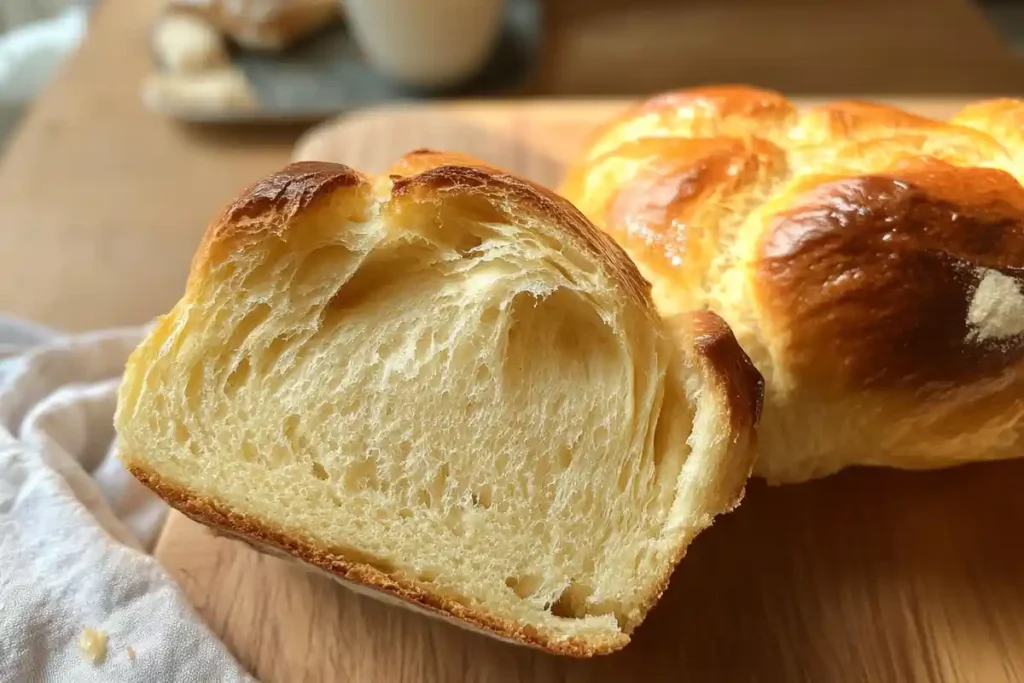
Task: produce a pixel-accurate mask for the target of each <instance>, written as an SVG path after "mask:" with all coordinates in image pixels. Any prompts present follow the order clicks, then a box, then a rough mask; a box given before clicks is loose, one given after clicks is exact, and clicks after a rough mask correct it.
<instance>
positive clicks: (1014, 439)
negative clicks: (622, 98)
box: [561, 86, 1024, 483]
mask: <svg viewBox="0 0 1024 683" xmlns="http://www.w3.org/2000/svg"><path fill="white" fill-rule="evenodd" d="M1022 181H1024V99H990V100H984V101H978V102H975V103H973V104H970V105H968V106H966V107H964V108H963V109H961V110H960V112H959V113H957V114H956V115H954V116H953V117H951V118H950V119H949V120H948V121H940V120H935V119H931V118H927V117H924V116H919V115H917V114H914V113H911V112H907V111H903V110H901V109H899V108H897V107H894V106H890V105H886V104H882V103H875V102H864V101H836V102H827V103H820V104H817V105H815V106H810V107H805V108H798V107H797V105H796V104H795V103H793V102H791V101H789V100H788V99H786V98H785V97H783V96H782V95H781V94H780V93H776V92H772V91H770V90H764V89H760V88H754V87H748V86H710V87H701V88H694V89H692V90H682V91H678V92H668V93H663V94H661V95H657V96H655V97H652V98H650V99H648V100H646V101H644V102H640V103H638V104H637V105H636V106H634V107H630V108H628V110H627V111H625V112H624V113H623V114H622V115H621V116H619V117H618V118H615V119H614V120H612V121H609V122H608V124H607V126H605V127H604V128H603V129H602V130H601V131H599V132H598V133H597V134H596V135H595V137H594V139H593V141H592V143H591V144H590V145H589V146H588V147H586V149H584V150H583V151H582V152H581V154H580V156H579V158H578V160H577V161H576V162H575V163H574V164H573V165H572V167H571V168H570V169H569V171H568V172H567V174H566V177H565V182H564V183H563V186H562V188H561V192H562V194H563V195H564V196H565V197H566V198H567V199H569V200H570V201H571V202H573V203H574V204H575V205H576V206H577V207H579V208H580V209H581V210H582V211H583V212H584V213H585V214H586V215H587V217H588V218H590V219H591V220H592V221H594V223H595V224H596V225H597V226H599V227H601V228H602V229H604V230H605V231H607V233H608V234H609V235H611V236H612V237H614V238H615V239H616V240H617V241H618V242H619V243H620V244H621V245H622V246H623V248H625V249H626V251H627V252H628V253H629V255H630V256H631V257H632V258H633V259H634V261H635V262H636V264H637V266H638V267H639V268H640V270H641V272H642V273H643V274H644V275H645V276H646V277H647V278H648V279H649V280H650V281H651V282H652V283H653V295H652V296H653V299H654V301H655V303H656V305H657V306H658V309H659V310H660V311H661V312H662V314H670V313H672V312H674V311H679V310H692V309H695V308H705V307H706V308H708V309H710V310H712V311H714V312H715V313H718V314H719V315H721V316H722V317H723V318H724V319H725V321H726V322H727V323H728V324H729V326H730V328H731V329H732V330H733V331H734V332H735V334H736V337H737V338H738V340H739V342H740V345H741V346H742V347H743V349H744V350H745V351H746V352H747V353H748V354H749V355H750V357H751V358H752V359H753V361H754V363H755V365H756V366H757V368H758V370H760V371H761V372H762V373H763V374H764V376H765V409H764V416H763V418H762V421H761V425H760V428H759V439H758V457H757V463H756V464H755V466H754V473H755V475H760V476H763V477H765V478H766V479H768V480H769V481H771V482H775V483H782V482H799V481H805V480H807V479H814V478H816V477H822V476H825V475H828V474H832V473H834V472H836V471H838V470H841V469H843V468H845V467H849V466H851V465H882V466H890V467H900V468H906V469H924V468H932V467H947V466H951V465H957V464H962V463H968V462H976V461H981V460H994V459H998V458H1012V457H1019V456H1021V455H1024V186H1022V185H1021V182H1022Z"/></svg>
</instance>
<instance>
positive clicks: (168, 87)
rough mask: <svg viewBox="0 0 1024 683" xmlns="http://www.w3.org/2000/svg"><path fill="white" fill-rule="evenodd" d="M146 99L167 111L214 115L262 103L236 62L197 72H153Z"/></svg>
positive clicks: (153, 106) (145, 89) (144, 91)
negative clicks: (258, 100)
mask: <svg viewBox="0 0 1024 683" xmlns="http://www.w3.org/2000/svg"><path fill="white" fill-rule="evenodd" d="M142 100H143V103H145V105H146V106H147V107H149V108H150V109H153V110H155V111H159V112H163V113H168V114H173V113H175V112H180V111H187V112H201V113H204V114H206V115H208V116H213V117H219V116H226V115H228V114H231V113H233V112H240V111H250V110H252V109H255V108H256V107H257V106H258V102H257V99H256V96H255V94H254V93H253V90H252V87H251V86H250V84H249V81H248V79H247V78H246V77H245V74H243V73H242V72H241V70H239V69H238V68H236V67H234V66H224V67H220V68H217V69H208V70H206V71H197V72H194V73H180V72H179V73H176V72H173V71H162V72H157V73H152V74H150V75H149V76H148V77H147V78H146V80H145V82H144V83H143V87H142Z"/></svg>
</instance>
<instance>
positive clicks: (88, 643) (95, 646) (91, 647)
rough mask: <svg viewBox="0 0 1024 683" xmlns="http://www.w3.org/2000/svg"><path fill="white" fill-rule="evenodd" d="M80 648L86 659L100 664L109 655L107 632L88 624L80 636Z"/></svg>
mask: <svg viewBox="0 0 1024 683" xmlns="http://www.w3.org/2000/svg"><path fill="white" fill-rule="evenodd" d="M78 650H79V651H80V652H81V653H82V657H83V658H84V659H87V660H89V661H90V662H92V663H93V664H99V663H100V662H102V661H103V660H104V659H105V658H106V656H107V634H106V633H104V632H103V631H100V630H99V629H95V628H90V627H88V626H86V627H85V628H83V629H82V634H81V635H80V636H78Z"/></svg>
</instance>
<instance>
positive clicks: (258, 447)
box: [116, 153, 762, 655]
mask: <svg viewBox="0 0 1024 683" xmlns="http://www.w3.org/2000/svg"><path fill="white" fill-rule="evenodd" d="M761 391H762V389H761V377H760V375H759V374H758V373H757V371H756V370H755V369H754V368H753V366H752V365H751V363H750V361H749V359H748V358H747V357H746V356H745V355H744V354H743V352H742V351H741V350H740V348H739V345H738V344H737V343H736V340H735V338H734V337H733V336H732V333H731V332H730V331H729V329H728V328H727V327H726V326H725V325H724V323H722V321H721V319H720V318H719V317H718V316H716V315H714V314H711V313H707V312H701V313H697V314H693V315H689V314H687V315H681V316H676V317H674V318H673V319H672V320H670V321H667V322H666V321H662V320H661V319H660V318H659V316H658V315H657V314H656V313H655V311H654V308H653V306H652V304H651V301H650V298H649V294H648V290H647V284H646V283H645V282H644V281H643V279H642V278H641V277H640V275H639V273H638V272H637V271H636V269H635V267H634V266H633V264H632V263H631V262H630V261H629V259H628V258H626V256H625V254H624V253H623V252H622V250H621V249H620V248H619V247H617V246H616V245H615V243H614V242H613V241H612V240H611V239H609V238H608V237H607V236H605V235H603V234H602V233H600V232H599V231H597V230H596V229H594V227H593V226H591V225H590V223H588V222H587V221H586V220H585V219H584V218H583V216H582V215H580V213H579V212H578V211H576V210H575V209H574V208H573V207H572V206H570V205H569V204H568V203H567V202H565V201H564V200H563V199H561V198H559V197H557V196H555V195H554V194H552V193H550V192H548V191H546V190H544V189H542V188H540V187H537V186H535V185H532V184H531V183H528V182H526V181H524V180H521V179H519V178H516V177H515V176H512V175H509V174H507V173H503V172H501V171H498V170H495V169H492V168H487V167H484V166H483V165H481V164H479V163H478V162H475V161H473V160H470V159H466V158H464V157H459V156H455V155H442V154H433V153H418V154H413V155H410V156H408V157H407V158H405V159H403V160H402V161H401V162H399V163H398V164H397V165H396V166H395V167H394V168H393V169H392V170H391V173H390V174H389V175H387V176H384V177H382V178H379V179H377V180H375V181H374V180H371V179H369V178H367V177H366V176H364V175H362V174H359V173H357V172H355V171H353V170H351V169H349V168H347V167H345V166H341V165H337V164H323V163H301V164H295V165H292V166H290V167H289V168H287V169H285V170H284V171H283V172H281V173H279V174H276V175H274V176H272V177H270V178H268V179H266V180H264V181H263V182H260V183H258V184H257V185H256V186H254V187H253V188H251V189H250V190H248V191H247V192H246V193H244V194H243V195H242V196H241V197H240V198H239V199H238V200H237V201H235V202H234V203H233V204H232V205H231V206H229V207H228V208H227V210H226V211H225V212H224V213H223V215H222V216H221V217H220V218H219V219H218V220H217V221H215V222H214V223H213V224H212V225H211V226H210V228H209V230H208V231H207V233H206V237H205V239H204V241H203V243H202V245H201V246H200V248H199V251H198V252H197V254H196V257H195V260H194V262H193V265H192V271H191V273H190V275H189V280H188V284H187V287H186V290H185V294H184V296H183V297H182V299H181V300H180V302H179V303H178V304H177V305H176V306H175V308H174V310H173V311H171V312H170V313H169V314H168V315H166V316H164V317H163V318H161V319H160V321H159V322H158V324H157V325H156V327H155V328H154V329H153V331H152V332H151V334H150V336H149V337H148V338H147V339H146V340H145V341H144V342H143V343H142V345H141V346H140V347H139V348H138V349H137V350H136V351H135V353H134V354H133V355H132V357H131V359H130V361H129V363H128V367H127V369H126V372H125V377H124V382H123V384H122V386H121V390H120V394H119V404H118V412H117V417H116V421H117V427H118V433H119V452H120V457H121V459H122V460H123V461H124V462H125V464H126V465H127V466H128V468H129V469H130V470H131V471H132V472H133V473H134V474H135V476H136V477H138V478H139V479H140V480H141V481H143V482H144V483H146V484H147V485H148V486H150V487H151V488H152V489H153V490H154V491H156V492H157V493H158V494H160V495H161V496H163V497H164V498H165V499H167V500H168V501H169V502H171V503H172V504H173V505H175V506H176V507H178V508H179V509H180V510H182V511H184V512H185V513H186V514H188V515H190V516H192V517H193V518H195V519H197V520H199V521H200V522H203V523H205V524H209V525H211V526H214V527H218V528H220V529H223V530H225V531H228V532H230V533H233V534H236V535H238V536H241V537H242V538H243V539H245V540H247V541H249V542H251V543H254V544H256V545H258V546H259V547H264V548H269V549H272V550H276V551H277V552H283V553H285V554H286V555H288V556H290V557H294V558H297V559H300V560H303V561H305V562H306V563H308V564H310V565H312V566H314V567H317V568H320V569H322V570H324V571H326V572H328V573H330V574H331V575H332V576H333V577H335V578H338V579H342V580H345V581H348V582H350V583H352V584H354V585H356V586H361V587H362V588H363V589H366V588H371V589H376V591H374V594H376V595H383V594H387V595H390V596H392V597H395V598H398V599H400V600H402V601H404V602H405V603H406V604H413V605H419V606H421V607H423V608H426V609H428V610H431V611H433V612H434V613H437V614H440V615H442V616H446V617H448V618H451V619H455V620H457V621H458V623H460V624H462V625H473V626H475V627H477V628H480V629H483V630H485V631H487V632H489V633H492V634H497V635H500V636H503V637H505V638H509V639H512V640H515V641H518V642H523V643H529V644H532V645H536V646H539V647H543V648H546V649H548V650H551V651H554V652H559V653H564V654H572V655H590V654H595V653H600V652H607V651H610V650H614V649H617V648H619V647H622V646H623V645H624V644H625V643H626V642H628V640H629V633H630V632H631V631H632V630H633V629H634V628H635V627H636V626H637V625H638V624H639V623H640V622H641V621H642V620H643V618H644V616H645V614H646V613H647V611H648V610H649V609H650V608H651V606H652V605H653V604H654V603H655V602H656V601H657V599H658V597H659V596H660V594H661V592H662V590H664V588H665V586H666V584H667V582H668V578H669V575H670V574H671V572H672V570H673V568H674V567H675V565H676V563H677V562H678V561H679V560H680V559H681V558H682V556H683V554H684V553H685V550H686V547H687V545H688V544H689V543H690V541H691V540H692V539H693V537H694V536H695V535H696V534H697V533H698V532H700V531H701V530H702V529H704V528H705V527H707V526H708V525H709V524H710V523H711V521H712V519H713V517H714V516H715V515H717V514H719V513H721V512H725V511H727V510H729V509H731V508H732V506H734V505H735V504H736V502H737V501H738V499H739V496H740V494H741V492H742V489H743V485H744V484H745V482H746V479H747V477H748V476H749V474H750V469H751V467H752V465H753V459H754V455H753V437H754V428H755V424H756V421H757V418H758V414H759V411H760V401H761Z"/></svg>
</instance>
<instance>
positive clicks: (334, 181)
mask: <svg viewBox="0 0 1024 683" xmlns="http://www.w3.org/2000/svg"><path fill="white" fill-rule="evenodd" d="M365 182H367V180H366V178H365V177H363V175H362V174H360V173H358V172H357V171H354V170H352V169H351V168H349V167H348V166H345V165H343V164H333V163H328V162H325V161H300V162H296V163H294V164H290V165H288V166H286V167H285V168H283V169H282V170H281V171H279V172H277V173H275V174H273V175H271V176H268V177H267V178H264V179H263V180H261V181H260V182H258V183H256V184H255V185H253V186H252V187H250V188H249V189H248V190H247V191H246V192H244V193H242V195H241V196H240V197H239V198H238V199H237V200H235V202H234V203H232V204H231V205H230V206H228V208H227V209H226V210H225V212H224V216H223V218H222V220H223V221H225V222H237V221H243V220H245V219H251V218H258V217H260V216H263V215H265V214H267V213H270V212H275V213H280V214H283V215H286V216H294V215H296V214H297V213H299V212H300V211H302V210H303V209H305V208H307V207H308V206H309V205H311V204H312V203H313V202H315V201H316V200H317V199H320V198H321V197H324V196H327V195H329V194H331V193H332V192H333V191H335V190H337V189H338V188H341V187H357V186H359V185H360V184H361V183H365Z"/></svg>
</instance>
